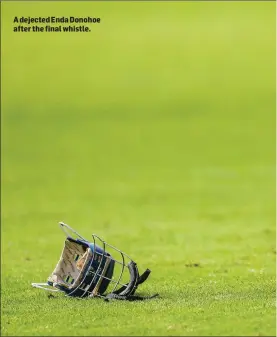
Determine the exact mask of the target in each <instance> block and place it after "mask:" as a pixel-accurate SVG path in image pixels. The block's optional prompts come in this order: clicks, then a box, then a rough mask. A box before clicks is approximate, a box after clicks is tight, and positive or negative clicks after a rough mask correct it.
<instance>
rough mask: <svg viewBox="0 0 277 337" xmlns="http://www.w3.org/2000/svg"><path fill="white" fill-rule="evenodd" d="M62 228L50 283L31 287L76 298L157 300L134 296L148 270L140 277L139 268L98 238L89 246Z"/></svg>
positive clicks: (146, 276) (67, 229)
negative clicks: (60, 248) (64, 237)
mask: <svg viewBox="0 0 277 337" xmlns="http://www.w3.org/2000/svg"><path fill="white" fill-rule="evenodd" d="M59 225H60V227H61V228H62V230H63V231H64V233H65V234H66V240H65V244H64V248H63V250H62V254H61V257H60V259H59V261H58V264H57V265H56V267H55V269H54V271H53V272H52V274H51V275H50V276H49V277H48V279H47V283H32V286H33V287H36V288H42V289H44V290H48V291H56V292H57V291H59V292H63V293H64V294H65V295H66V296H71V297H77V298H86V297H102V298H104V299H105V300H109V299H112V298H115V299H121V300H142V299H147V298H152V297H156V296H157V294H155V295H154V296H150V297H141V296H134V293H135V291H136V289H137V287H138V285H139V284H141V283H143V282H144V281H145V280H146V279H147V278H148V276H149V274H150V272H151V271H150V270H149V269H146V271H145V272H144V273H143V274H142V275H139V271H138V268H137V264H136V263H135V262H134V261H133V260H132V259H131V258H130V257H129V256H128V255H127V254H125V253H123V252H122V251H121V250H119V249H117V248H116V247H114V246H112V245H110V244H108V243H107V242H105V241H104V240H102V239H101V238H100V237H99V236H97V235H96V234H92V242H90V241H87V240H86V239H84V238H83V237H82V236H81V235H80V234H78V233H77V232H76V231H75V230H74V229H72V228H71V227H69V226H68V225H66V224H65V223H63V222H60V223H59ZM72 234H73V235H74V236H75V238H74V237H73V236H72Z"/></svg>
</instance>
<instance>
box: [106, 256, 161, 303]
mask: <svg viewBox="0 0 277 337" xmlns="http://www.w3.org/2000/svg"><path fill="white" fill-rule="evenodd" d="M128 268H129V271H130V275H131V280H130V282H129V283H127V284H125V285H124V286H122V287H121V288H119V289H117V290H116V291H114V292H112V293H110V294H108V295H106V297H105V298H104V300H105V301H107V302H108V301H109V300H111V299H116V300H125V301H144V300H148V299H151V298H155V297H157V296H159V294H154V295H152V296H138V295H134V293H135V291H136V290H137V288H138V286H139V285H140V284H142V283H143V282H144V281H146V280H147V278H148V276H149V275H150V273H151V270H150V269H146V270H145V272H144V273H143V274H142V275H139V272H138V268H137V264H136V263H135V262H134V261H131V262H130V263H129V264H128Z"/></svg>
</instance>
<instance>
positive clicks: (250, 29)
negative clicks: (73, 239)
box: [1, 1, 276, 336]
mask: <svg viewBox="0 0 277 337" xmlns="http://www.w3.org/2000/svg"><path fill="white" fill-rule="evenodd" d="M1 6H2V14H1V15H2V20H1V25H2V42H1V43H2V52H1V54H2V61H1V62H2V120H1V131H2V144H1V146H2V147H1V150H2V158H1V159H2V172H1V173H2V175H1V189H2V207H1V222H2V226H1V227H2V228H1V251H2V254H1V256H2V260H1V264H2V268H1V297H2V298H1V299H2V301H1V321H2V322H1V323H2V324H1V334H2V335H4V336H23V335H29V336H35V335H44V336H46V335H55V336H60V335H73V336H104V335H105V336H108V335H123V336H124V335H137V336H138V335H152V336H154V335H156V336H157V335H160V336H162V335H164V336H173V335H183V336H184V335H190V336H192V335H195V336H197V335H198V336H199V335H206V336H207V335H215V336H216V335H217V336H219V335H221V336H228V335H230V336H231V335H233V336H251V335H252V336H257V335H267V336H269V335H272V336H273V335H275V334H276V320H275V318H276V316H275V315H276V308H275V298H276V297H275V294H276V292H275V289H276V274H275V270H276V268H275V263H276V245H275V238H276V236H275V235H276V234H275V233H276V230H275V170H276V167H275V128H276V124H275V3H274V2H241V3H240V2H192V1H191V2H174V3H169V2H116V3H112V2H106V3H105V2H104V3H100V2H99V3H97V2H82V3H76V2H74V3H73V2H68V3H66V4H65V3H53V2H45V3H43V2H40V3H35V2H25V3H23V2H22V3H14V2H13V3H8V2H4V3H2V4H1ZM72 14H73V15H76V16H87V15H91V16H100V17H101V19H102V22H101V24H100V25H98V26H95V27H93V29H92V32H91V33H88V34H77V33H76V34H74V33H73V34H59V33H56V34H54V33H48V34H46V33H45V34H44V33H36V34H35V33H30V34H28V33H13V32H12V27H13V24H12V21H13V17H14V16H15V15H18V16H23V15H25V16H40V15H41V16H47V15H57V16H58V15H72ZM58 221H64V222H66V223H68V224H69V225H71V226H72V227H73V228H76V229H77V230H78V231H79V232H80V233H81V234H82V235H83V236H85V237H88V238H89V237H90V235H91V234H92V233H97V234H98V235H100V236H101V237H103V238H104V239H105V240H106V241H108V242H110V243H111V244H113V245H115V246H117V247H119V248H121V249H122V250H123V251H126V252H127V253H128V254H129V255H131V256H132V258H133V259H134V260H135V261H137V263H138V265H139V267H140V269H141V270H143V268H147V267H148V268H150V269H151V270H152V274H151V276H150V278H149V280H148V281H147V282H146V283H145V284H143V285H142V286H141V288H140V291H139V292H140V293H141V294H153V293H155V292H159V293H160V299H155V300H151V301H149V302H140V303H125V302H115V301H114V302H110V303H106V302H104V301H102V300H97V299H95V300H83V301H78V300H74V299H69V298H64V297H63V296H62V294H61V295H60V296H59V295H58V296H57V297H55V298H50V299H49V298H48V297H47V294H46V293H44V292H43V291H40V290H38V289H34V288H32V287H31V285H30V284H31V282H35V281H37V282H44V281H46V279H47V277H48V275H49V274H50V273H51V272H52V270H53V268H54V267H55V264H56V263H57V260H58V258H59V256H60V252H61V249H62V245H63V240H64V236H63V234H62V232H61V231H60V229H59V228H58V225H57V223H58ZM194 263H197V264H199V266H198V267H189V265H190V264H194Z"/></svg>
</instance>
